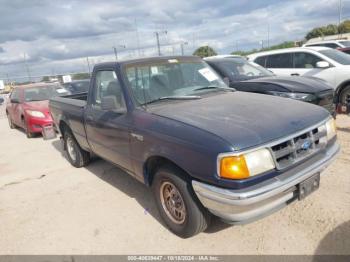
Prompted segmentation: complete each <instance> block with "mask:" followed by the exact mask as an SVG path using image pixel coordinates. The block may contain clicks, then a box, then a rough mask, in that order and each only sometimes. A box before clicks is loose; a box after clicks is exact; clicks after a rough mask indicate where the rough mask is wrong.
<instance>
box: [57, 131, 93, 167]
mask: <svg viewBox="0 0 350 262" xmlns="http://www.w3.org/2000/svg"><path fill="white" fill-rule="evenodd" d="M63 139H64V148H65V150H66V151H67V158H68V161H69V163H71V165H72V166H74V167H77V168H80V167H83V166H86V165H88V164H89V162H90V153H89V152H87V151H85V150H83V149H82V148H81V147H80V146H79V144H78V142H77V140H76V139H75V137H74V136H73V134H72V132H71V131H70V130H65V132H64V134H63Z"/></svg>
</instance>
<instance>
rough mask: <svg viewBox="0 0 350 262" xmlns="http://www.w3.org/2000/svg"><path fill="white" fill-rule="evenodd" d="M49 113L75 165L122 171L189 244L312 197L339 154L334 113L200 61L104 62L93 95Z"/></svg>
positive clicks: (55, 103) (65, 101)
mask: <svg viewBox="0 0 350 262" xmlns="http://www.w3.org/2000/svg"><path fill="white" fill-rule="evenodd" d="M49 107H50V112H51V114H52V116H53V119H54V122H55V123H56V125H57V127H59V130H60V132H61V134H62V140H63V143H64V147H63V148H64V149H65V150H67V158H68V160H69V162H70V163H71V164H72V165H73V166H75V167H83V166H86V165H87V164H88V163H89V161H90V156H91V154H96V155H98V156H100V157H102V158H103V159H106V160H108V161H110V162H112V163H114V164H116V165H118V166H119V167H121V168H122V169H123V170H125V171H126V172H127V173H129V174H131V175H132V176H134V177H135V178H136V179H138V180H139V181H140V182H142V183H144V184H146V185H147V186H149V187H151V188H152V191H153V193H154V197H155V202H156V205H157V207H158V210H159V213H160V215H161V217H162V218H163V220H164V221H165V223H166V224H167V225H168V227H169V228H170V230H171V231H172V232H174V233H175V234H177V235H179V236H181V237H190V236H193V235H195V234H197V233H199V232H201V231H203V230H204V229H205V228H206V227H207V226H208V225H209V223H210V218H211V214H214V215H216V216H218V217H221V218H222V219H223V220H224V221H226V222H228V223H243V222H249V221H252V220H253V219H257V218H259V217H261V216H264V215H267V214H269V213H271V212H273V211H276V210H277V209H279V208H282V207H284V206H286V205H287V204H289V203H291V202H293V201H294V200H297V199H299V200H301V199H304V197H306V196H307V195H308V194H309V193H311V192H313V191H314V190H316V189H317V188H318V187H319V183H320V172H321V171H323V170H324V168H325V167H326V166H327V165H329V164H330V163H331V162H332V160H333V158H334V157H335V156H336V155H337V153H338V152H339V150H340V148H339V145H338V143H337V141H336V129H335V124H334V119H333V118H332V117H331V116H330V114H329V112H328V111H327V110H324V109H323V108H321V107H319V106H315V105H312V104H310V103H303V102H300V101H295V100H292V99H285V98H281V97H275V96H267V95H261V94H252V93H250V94H248V93H245V92H239V91H235V90H233V89H232V88H228V87H227V86H226V85H225V83H224V82H223V81H222V80H221V79H220V77H219V76H218V75H217V74H216V73H215V72H214V71H213V70H212V69H211V68H210V67H209V65H207V64H206V63H205V62H204V61H203V60H201V59H200V58H199V57H193V56H180V57H156V58H144V59H136V60H129V61H123V62H111V63H103V64H98V65H96V66H95V67H94V70H93V74H92V80H91V86H90V89H89V92H88V93H86V94H78V95H71V96H67V97H55V98H52V99H51V100H50V104H49Z"/></svg>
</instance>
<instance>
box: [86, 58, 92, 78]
mask: <svg viewBox="0 0 350 262" xmlns="http://www.w3.org/2000/svg"><path fill="white" fill-rule="evenodd" d="M86 62H87V66H88V70H89V75H90V76H91V68H90V61H89V57H88V56H87V57H86Z"/></svg>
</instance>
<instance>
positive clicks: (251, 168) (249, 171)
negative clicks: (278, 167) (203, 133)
mask: <svg viewBox="0 0 350 262" xmlns="http://www.w3.org/2000/svg"><path fill="white" fill-rule="evenodd" d="M274 168H275V163H274V161H273V159H272V156H271V153H270V151H269V150H267V149H266V148H262V149H259V150H256V151H252V152H249V153H246V154H241V155H235V156H233V155H231V156H230V155H227V154H223V155H221V156H220V155H219V157H218V175H219V176H220V177H222V178H227V179H245V178H249V177H252V176H256V175H259V174H262V173H264V172H266V171H269V170H272V169H274Z"/></svg>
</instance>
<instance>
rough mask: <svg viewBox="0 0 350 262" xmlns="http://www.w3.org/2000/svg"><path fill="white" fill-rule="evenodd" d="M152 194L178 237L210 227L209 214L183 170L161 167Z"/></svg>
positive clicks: (185, 236)
mask: <svg viewBox="0 0 350 262" xmlns="http://www.w3.org/2000/svg"><path fill="white" fill-rule="evenodd" d="M152 191H153V194H154V197H155V199H156V203H157V207H158V210H159V213H160V215H161V217H162V218H163V220H164V221H165V223H166V225H167V226H168V227H169V229H170V230H171V231H172V232H173V233H175V234H176V235H178V236H180V237H182V238H188V237H192V236H194V235H196V234H198V233H200V232H202V231H204V230H205V229H206V228H207V227H208V225H209V224H210V218H211V215H210V213H209V212H208V211H207V210H206V209H205V208H204V207H203V206H202V205H201V203H199V201H198V199H197V197H196V196H195V193H194V192H193V189H192V186H191V182H190V181H189V180H187V179H186V178H185V176H184V175H183V172H182V171H181V170H178V169H177V168H173V167H163V168H160V169H159V170H158V171H157V172H156V174H155V177H154V181H153V183H152Z"/></svg>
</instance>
